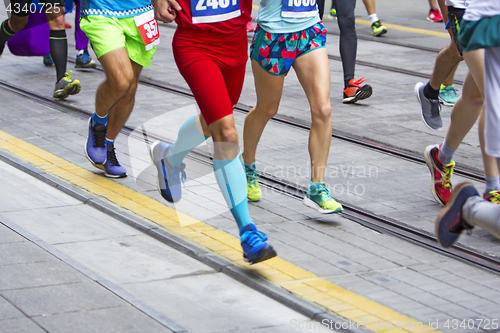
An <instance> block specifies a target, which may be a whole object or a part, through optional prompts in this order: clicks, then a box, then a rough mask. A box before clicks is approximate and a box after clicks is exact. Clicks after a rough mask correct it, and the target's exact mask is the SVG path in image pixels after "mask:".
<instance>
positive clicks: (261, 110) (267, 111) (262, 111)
mask: <svg viewBox="0 0 500 333" xmlns="http://www.w3.org/2000/svg"><path fill="white" fill-rule="evenodd" d="M251 112H252V113H253V114H255V115H257V116H259V117H261V118H264V119H265V120H269V119H271V118H272V117H274V116H275V115H276V114H277V113H278V107H277V106H265V105H264V106H263V105H259V104H258V103H257V105H256V106H255V108H254V109H253V110H252V111H251Z"/></svg>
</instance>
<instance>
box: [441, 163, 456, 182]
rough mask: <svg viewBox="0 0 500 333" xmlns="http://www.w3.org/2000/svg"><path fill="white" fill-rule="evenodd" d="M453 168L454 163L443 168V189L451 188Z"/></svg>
mask: <svg viewBox="0 0 500 333" xmlns="http://www.w3.org/2000/svg"><path fill="white" fill-rule="evenodd" d="M454 166H455V162H454V161H452V162H451V163H450V164H448V165H445V166H443V187H444V188H449V187H451V181H450V179H451V175H453V167H454Z"/></svg>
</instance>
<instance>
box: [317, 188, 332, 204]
mask: <svg viewBox="0 0 500 333" xmlns="http://www.w3.org/2000/svg"><path fill="white" fill-rule="evenodd" d="M318 195H319V196H320V197H321V200H324V201H328V200H330V198H331V196H330V190H328V188H327V187H326V186H324V185H321V186H320V188H319V189H318Z"/></svg>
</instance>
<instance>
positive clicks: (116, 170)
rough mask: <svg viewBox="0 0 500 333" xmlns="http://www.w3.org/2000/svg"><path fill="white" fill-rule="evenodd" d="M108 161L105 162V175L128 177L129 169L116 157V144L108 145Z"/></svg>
mask: <svg viewBox="0 0 500 333" xmlns="http://www.w3.org/2000/svg"><path fill="white" fill-rule="evenodd" d="M106 152H107V156H106V162H105V163H104V165H103V166H104V175H105V176H106V177H110V178H123V177H127V169H126V168H125V167H124V166H122V165H120V163H119V162H118V160H117V159H116V154H115V146H114V145H106Z"/></svg>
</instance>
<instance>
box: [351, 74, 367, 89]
mask: <svg viewBox="0 0 500 333" xmlns="http://www.w3.org/2000/svg"><path fill="white" fill-rule="evenodd" d="M364 82H365V78H364V77H362V78H360V79H359V80H357V81H353V82H352V85H353V86H355V87H358V88H360V87H361V84H362V83H364ZM349 84H351V82H349Z"/></svg>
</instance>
